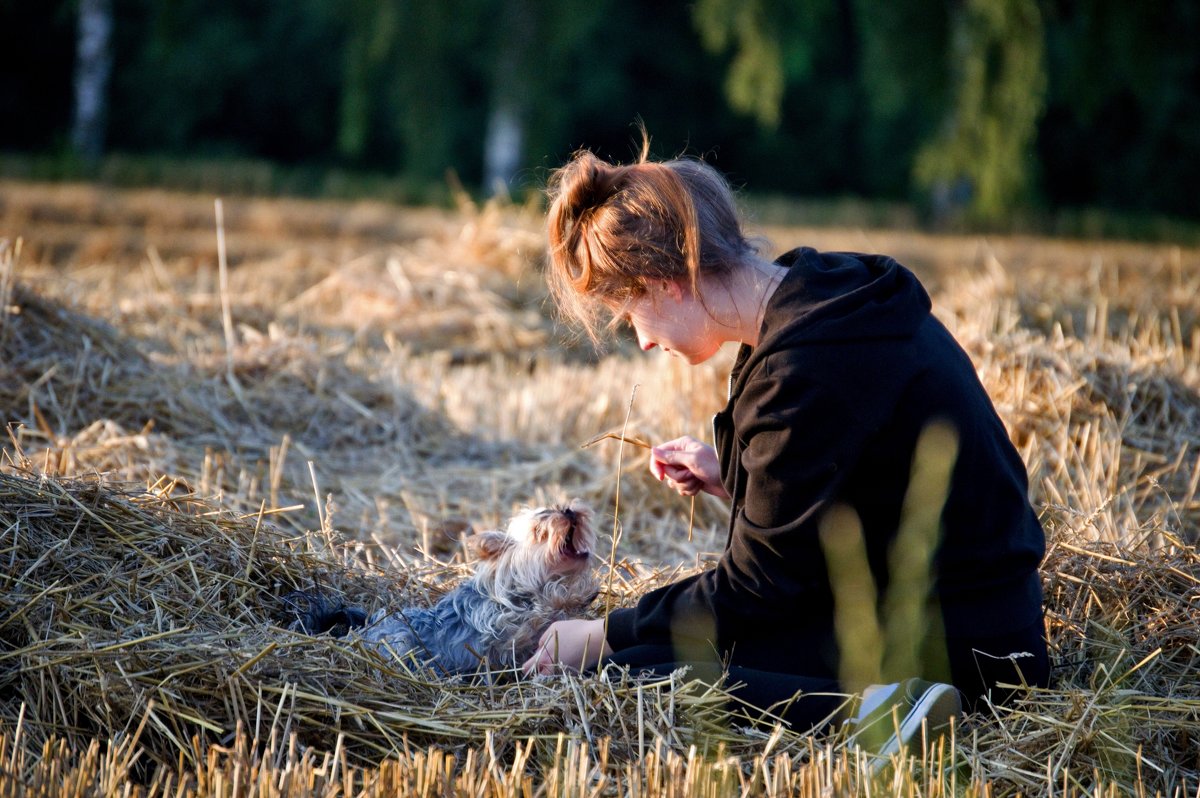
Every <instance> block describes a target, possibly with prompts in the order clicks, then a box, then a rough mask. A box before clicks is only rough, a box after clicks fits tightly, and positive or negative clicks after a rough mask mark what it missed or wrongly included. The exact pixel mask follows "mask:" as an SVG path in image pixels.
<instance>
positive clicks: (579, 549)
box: [563, 522, 592, 559]
mask: <svg viewBox="0 0 1200 798" xmlns="http://www.w3.org/2000/svg"><path fill="white" fill-rule="evenodd" d="M577 532H578V527H577V526H576V524H575V523H574V522H572V523H571V526H570V527H568V529H566V538H565V539H564V540H563V554H565V556H566V557H570V558H574V559H587V558H588V557H590V556H592V551H590V550H588V547H587V541H583V540H580V538H581V536H582V535H577V534H576V533H577Z"/></svg>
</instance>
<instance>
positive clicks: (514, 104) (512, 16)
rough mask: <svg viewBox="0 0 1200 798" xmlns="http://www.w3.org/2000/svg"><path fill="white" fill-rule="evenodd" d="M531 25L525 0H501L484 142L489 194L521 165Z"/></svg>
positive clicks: (501, 188)
mask: <svg viewBox="0 0 1200 798" xmlns="http://www.w3.org/2000/svg"><path fill="white" fill-rule="evenodd" d="M536 28H537V17H536V12H535V10H534V9H533V8H531V7H530V3H529V2H527V0H506V2H505V3H504V4H503V6H502V8H501V19H500V24H499V26H498V28H497V30H498V32H499V36H498V39H497V43H498V49H499V52H498V53H497V58H496V65H495V70H494V72H493V76H492V90H491V108H490V109H489V110H488V122H487V130H486V131H485V132H484V142H483V188H484V190H485V191H486V192H488V193H490V194H500V193H504V192H507V191H508V190H509V189H510V188H511V187H512V184H513V179H514V178H515V177H516V175H517V171H518V170H519V169H520V168H521V159H522V157H523V156H524V150H525V125H526V124H527V119H528V116H529V114H528V108H529V104H530V102H531V96H530V95H531V94H532V92H533V87H532V86H531V85H530V80H529V69H530V65H529V63H528V59H529V53H530V50H531V48H532V46H533V39H534V36H535V34H536Z"/></svg>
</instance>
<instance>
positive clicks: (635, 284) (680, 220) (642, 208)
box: [546, 138, 755, 342]
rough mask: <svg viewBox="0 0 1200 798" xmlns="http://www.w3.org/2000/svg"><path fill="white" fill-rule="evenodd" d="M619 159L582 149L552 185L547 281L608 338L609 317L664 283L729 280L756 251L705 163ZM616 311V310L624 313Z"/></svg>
mask: <svg viewBox="0 0 1200 798" xmlns="http://www.w3.org/2000/svg"><path fill="white" fill-rule="evenodd" d="M648 154H649V139H648V138H643V146H642V152H641V154H640V156H639V158H638V160H637V161H636V162H634V163H632V164H629V165H627V166H622V165H617V164H610V163H608V162H606V161H603V160H601V159H600V158H597V157H596V156H595V155H593V154H592V153H590V152H588V151H586V150H582V151H580V152H577V153H575V155H574V156H572V158H571V160H570V161H569V162H568V163H567V164H566V165H564V166H563V167H561V168H559V169H557V170H555V171H554V172H553V173H552V174H551V176H550V180H549V184H548V186H547V192H546V193H547V196H548V198H549V201H550V210H549V213H548V218H547V227H548V237H549V244H550V252H549V260H550V262H549V267H548V270H547V283H548V284H549V287H550V295H551V296H552V297H553V298H554V302H555V304H556V305H557V306H558V309H559V312H560V313H561V314H562V315H563V316H564V317H566V318H567V319H568V320H569V321H572V322H575V323H577V324H578V325H579V326H581V327H582V328H583V330H584V331H585V332H586V333H587V335H588V336H589V337H590V338H591V339H592V341H593V342H595V341H598V340H599V336H598V331H599V329H600V327H601V319H602V318H603V317H604V316H605V315H606V313H607V314H611V318H612V320H613V321H615V320H616V319H617V318H619V316H620V314H621V313H622V312H623V308H624V307H625V306H626V305H627V304H628V303H629V302H631V301H632V300H635V299H637V298H638V297H640V296H642V295H643V294H645V292H646V288H647V286H648V285H650V284H652V283H654V282H655V281H658V280H678V281H683V282H685V283H686V284H687V285H689V286H690V287H691V290H692V293H693V294H694V295H696V296H700V294H699V290H698V285H699V280H700V277H701V276H702V275H703V276H715V277H724V276H726V275H727V274H729V272H730V271H731V270H732V269H734V268H735V267H736V266H737V265H738V264H739V263H741V262H742V261H743V260H745V258H746V257H747V256H748V255H751V254H752V253H753V252H754V251H755V248H754V246H753V245H752V244H751V243H750V241H749V240H747V238H746V236H745V235H744V234H743V232H742V226H741V221H740V219H739V218H738V213H737V209H736V206H735V203H734V198H733V192H732V190H731V189H730V187H729V184H728V183H727V182H726V181H725V178H724V177H722V176H721V174H720V173H719V172H717V170H716V169H714V168H713V167H711V166H709V165H708V164H706V163H704V162H703V161H700V160H695V159H688V158H677V159H673V160H669V161H664V162H651V161H650V160H649V159H648ZM614 311H615V312H614Z"/></svg>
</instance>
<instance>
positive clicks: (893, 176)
mask: <svg viewBox="0 0 1200 798" xmlns="http://www.w3.org/2000/svg"><path fill="white" fill-rule="evenodd" d="M0 30H3V32H4V34H5V36H4V38H5V46H4V47H3V48H0V150H4V151H7V152H10V153H11V152H17V153H25V154H38V155H45V154H58V155H66V154H70V153H74V154H75V155H76V156H78V157H79V159H80V160H81V162H85V163H86V162H87V161H88V160H89V159H94V158H96V157H98V156H99V155H101V154H103V153H112V152H118V153H135V154H153V155H165V156H170V157H183V158H191V157H202V158H226V157H229V158H255V159H267V160H270V161H274V162H278V163H282V164H293V165H304V166H305V167H310V168H339V169H353V170H362V171H364V172H382V173H389V174H393V175H400V176H404V177H406V178H411V179H413V180H430V181H441V180H444V179H445V175H446V173H447V170H453V171H454V172H455V173H456V174H457V176H458V177H459V179H461V180H462V181H463V182H464V183H466V184H468V185H473V186H478V187H482V188H484V189H490V188H491V187H494V186H495V185H497V181H505V182H507V183H508V184H509V186H510V187H512V188H514V189H517V190H520V189H521V188H523V187H529V186H536V185H538V184H539V183H540V182H541V181H542V180H543V179H544V177H545V173H546V171H547V169H549V168H551V167H553V166H555V165H557V164H558V163H560V162H562V160H563V159H564V158H565V157H566V156H567V155H568V154H569V153H570V152H571V151H572V150H573V149H575V148H578V147H583V146H586V147H589V148H592V149H594V150H596V151H598V152H599V153H601V154H603V155H606V156H608V157H613V158H617V159H619V160H628V159H629V158H631V157H632V155H633V153H634V144H635V140H636V138H637V133H636V130H635V129H634V127H633V122H634V120H635V119H639V118H640V119H642V120H644V122H645V125H646V127H647V129H648V130H649V131H650V133H651V134H652V136H653V137H654V141H655V152H656V154H659V155H671V154H675V153H677V152H679V151H682V150H687V151H689V152H691V153H692V154H699V155H704V156H705V157H707V158H710V159H713V160H714V162H715V163H716V164H717V166H718V167H719V168H721V169H722V170H724V171H726V172H727V173H729V174H731V175H732V176H733V178H734V179H735V180H736V181H737V182H739V183H744V184H745V185H747V186H748V187H749V188H751V189H753V191H755V192H761V193H781V194H787V195H796V196H808V197H822V196H824V197H832V196H846V195H854V196H860V197H866V198H872V199H884V200H900V201H913V200H916V201H918V202H919V203H920V205H921V206H923V207H926V208H930V209H933V210H934V211H935V212H947V211H952V212H962V213H965V214H966V215H967V216H973V217H975V218H977V219H980V220H985V221H986V220H992V221H995V220H1003V219H1004V218H1006V217H1007V216H1009V215H1011V214H1013V213H1015V212H1023V213H1029V212H1030V211H1031V210H1033V211H1036V210H1037V209H1050V210H1053V209H1058V208H1065V207H1084V206H1087V207H1097V208H1104V209H1108V210H1113V211H1120V212H1132V213H1146V214H1163V215H1168V216H1176V217H1182V218H1191V219H1195V218H1200V191H1198V190H1197V185H1198V184H1200V46H1198V42H1200V4H1197V3H1195V2H1194V0H1147V2H1142V3H1131V2H1128V0H943V1H942V2H927V1H925V0H687V1H686V2H685V1H684V0H656V2H653V3H651V2H642V1H641V0H555V1H554V2H550V1H549V0H36V1H31V0H0Z"/></svg>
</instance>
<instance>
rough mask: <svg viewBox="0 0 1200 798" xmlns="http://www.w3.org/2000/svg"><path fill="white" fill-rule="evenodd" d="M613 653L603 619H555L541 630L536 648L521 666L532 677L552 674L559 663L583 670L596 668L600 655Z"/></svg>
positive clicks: (605, 655) (572, 668) (604, 655)
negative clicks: (539, 674)
mask: <svg viewBox="0 0 1200 798" xmlns="http://www.w3.org/2000/svg"><path fill="white" fill-rule="evenodd" d="M611 653H612V649H611V648H609V647H608V642H607V641H606V640H605V639H604V619H603V618H599V619H596V620H585V619H582V618H577V619H572V620H567V621H555V622H554V623H552V624H550V627H549V628H548V629H546V631H545V632H542V638H541V640H539V641H538V647H537V650H536V651H534V652H533V656H532V657H530V658H529V659H527V660H525V664H524V665H522V666H521V668H522V669H523V670H524V671H525V673H527V674H529V675H531V676H532V675H534V674H538V673H550V672H551V671H553V670H554V665H555V664H556V663H561V664H562V665H565V666H566V667H568V668H570V669H571V670H575V669H577V668H578V669H580V670H583V669H587V668H591V667H594V666H595V665H596V663H597V662H599V661H600V658H601V657H607V656H608V655H609V654H611Z"/></svg>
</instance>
